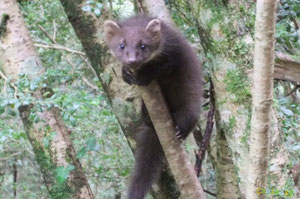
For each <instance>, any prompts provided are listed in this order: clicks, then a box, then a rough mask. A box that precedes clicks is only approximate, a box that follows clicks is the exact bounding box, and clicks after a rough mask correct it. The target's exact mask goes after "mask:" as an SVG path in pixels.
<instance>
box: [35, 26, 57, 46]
mask: <svg viewBox="0 0 300 199" xmlns="http://www.w3.org/2000/svg"><path fill="white" fill-rule="evenodd" d="M38 27H39V29H41V31H42V32H43V33H44V34H45V35H46V36H47V37H48V38H49V39H50V40H51V42H52V43H53V44H57V42H56V41H55V39H53V38H52V37H51V35H50V34H49V33H48V32H47V31H46V30H45V29H44V28H43V26H41V25H39V26H38Z"/></svg>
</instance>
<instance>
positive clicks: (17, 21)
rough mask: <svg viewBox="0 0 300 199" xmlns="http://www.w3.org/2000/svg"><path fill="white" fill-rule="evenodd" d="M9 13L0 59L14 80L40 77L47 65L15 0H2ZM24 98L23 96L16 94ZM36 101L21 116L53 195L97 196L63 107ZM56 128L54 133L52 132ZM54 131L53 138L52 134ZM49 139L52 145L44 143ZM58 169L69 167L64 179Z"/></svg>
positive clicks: (0, 9)
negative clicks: (37, 105) (40, 108)
mask: <svg viewBox="0 0 300 199" xmlns="http://www.w3.org/2000/svg"><path fill="white" fill-rule="evenodd" d="M4 15H7V16H8V21H7V25H6V27H5V28H6V31H5V33H4V34H2V35H1V36H0V37H1V38H0V39H1V51H2V53H1V54H0V56H1V60H2V62H3V70H4V71H5V74H6V75H7V76H9V77H12V78H13V80H14V81H15V80H16V79H17V78H18V75H19V74H20V73H23V74H25V75H28V77H29V79H30V80H33V79H34V78H36V77H38V76H39V75H40V74H41V73H43V71H44V69H43V67H42V65H41V61H40V59H39V58H38V57H37V55H36V53H35V51H34V47H33V43H32V41H31V38H30V34H29V31H28V30H27V28H26V26H25V23H24V20H23V17H22V15H21V12H20V10H19V7H18V5H17V1H16V0H9V1H8V0H0V16H1V17H2V16H4ZM15 95H16V96H15V97H16V98H17V97H19V98H18V99H19V100H21V103H23V101H22V97H20V96H18V93H17V92H16V94H15ZM33 97H34V98H35V100H38V99H40V98H42V97H45V96H43V92H42V91H41V90H37V91H34V92H33ZM34 106H35V105H34V104H29V105H26V104H23V105H21V106H20V107H19V112H20V116H21V119H22V122H23V125H24V128H25V131H26V133H27V136H28V139H29V141H30V143H31V145H32V147H33V150H34V153H35V157H36V160H37V162H38V164H39V166H40V169H41V171H42V174H43V178H44V182H45V184H46V187H47V189H48V191H49V193H50V195H51V198H78V199H92V198H94V196H93V194H92V192H91V189H90V186H89V184H88V181H87V178H86V176H85V175H84V173H83V170H82V168H81V165H80V163H79V161H78V160H77V159H76V153H75V150H74V148H73V146H72V142H71V139H70V137H69V134H70V131H69V130H68V129H67V128H66V126H65V125H64V124H63V122H62V118H61V114H60V110H58V109H57V108H55V107H53V108H51V109H50V110H46V108H44V107H43V109H44V110H43V111H41V112H39V111H36V112H35V107H34ZM33 113H35V114H36V115H37V117H39V118H40V121H39V122H34V121H33V120H32V119H31V118H30V115H31V114H33ZM52 132H55V133H52ZM49 134H52V136H53V137H52V138H51V139H50V138H49V136H50V135H49ZM45 139H48V140H49V145H48V146H47V145H46V144H45ZM57 169H61V170H64V169H69V171H68V172H70V173H69V175H68V178H67V179H66V180H65V181H63V182H62V181H61V182H59V181H58V180H57Z"/></svg>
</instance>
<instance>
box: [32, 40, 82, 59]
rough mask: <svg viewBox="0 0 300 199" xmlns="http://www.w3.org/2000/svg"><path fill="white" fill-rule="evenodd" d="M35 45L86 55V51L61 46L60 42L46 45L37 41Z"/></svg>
mask: <svg viewBox="0 0 300 199" xmlns="http://www.w3.org/2000/svg"><path fill="white" fill-rule="evenodd" d="M34 46H36V47H39V48H47V49H57V50H63V51H66V52H69V53H73V54H78V55H84V56H85V53H84V52H81V51H77V50H72V49H70V48H67V47H65V46H61V45H58V44H54V45H46V44H41V43H35V44H34Z"/></svg>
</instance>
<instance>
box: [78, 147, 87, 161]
mask: <svg viewBox="0 0 300 199" xmlns="http://www.w3.org/2000/svg"><path fill="white" fill-rule="evenodd" d="M86 153H87V149H86V147H82V148H81V149H80V151H78V153H77V154H76V158H77V159H81V158H83V156H85V154H86Z"/></svg>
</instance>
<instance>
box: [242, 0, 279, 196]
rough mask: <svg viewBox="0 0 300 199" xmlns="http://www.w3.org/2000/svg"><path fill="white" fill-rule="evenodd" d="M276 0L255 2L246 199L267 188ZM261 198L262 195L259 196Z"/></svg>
mask: <svg viewBox="0 0 300 199" xmlns="http://www.w3.org/2000/svg"><path fill="white" fill-rule="evenodd" d="M276 7H277V1H276V0H273V1H270V0H258V1H257V3H256V22H255V48H254V67H253V82H252V118H251V133H250V137H249V139H250V142H249V146H250V154H249V156H250V162H249V169H248V184H247V189H246V198H261V197H262V196H260V195H259V194H257V190H259V189H262V188H266V186H267V174H268V163H269V151H270V150H269V149H270V145H269V144H270V142H269V138H270V135H271V134H270V132H271V120H272V115H271V113H272V112H271V111H272V103H273V71H274V46H275V24H276V22H275V18H276ZM262 195H263V197H264V194H262Z"/></svg>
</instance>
